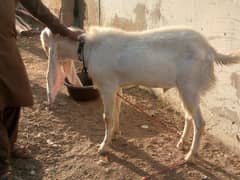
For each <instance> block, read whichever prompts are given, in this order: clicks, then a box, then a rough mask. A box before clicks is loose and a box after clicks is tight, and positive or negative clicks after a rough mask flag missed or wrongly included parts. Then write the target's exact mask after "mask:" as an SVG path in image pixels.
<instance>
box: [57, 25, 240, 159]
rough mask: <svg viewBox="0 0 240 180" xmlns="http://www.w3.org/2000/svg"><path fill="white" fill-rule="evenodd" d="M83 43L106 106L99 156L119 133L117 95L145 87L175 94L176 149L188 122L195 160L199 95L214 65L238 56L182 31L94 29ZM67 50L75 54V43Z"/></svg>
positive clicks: (199, 130) (208, 84)
mask: <svg viewBox="0 0 240 180" xmlns="http://www.w3.org/2000/svg"><path fill="white" fill-rule="evenodd" d="M84 39H85V45H84V59H85V62H86V66H87V68H88V71H89V75H90V77H91V78H92V79H93V82H94V85H95V86H96V87H97V88H98V89H99V91H100V93H101V96H102V100H103V104H104V116H103V118H104V122H105V137H104V140H103V142H102V143H101V146H100V149H99V150H100V152H104V151H106V150H107V149H108V146H109V144H110V143H111V140H112V138H113V137H115V136H116V135H117V134H119V133H120V131H119V113H120V106H121V99H119V97H117V93H119V94H120V95H121V94H122V88H123V87H126V86H130V85H144V86H148V87H154V88H156V87H160V88H165V89H169V88H172V87H176V88H177V89H178V90H179V94H180V96H181V99H182V102H183V107H184V109H185V114H186V120H185V126H184V130H183V134H182V136H181V138H180V140H179V143H178V144H177V147H181V146H182V145H183V143H184V141H185V139H186V137H187V135H188V133H189V128H190V125H191V124H190V122H192V124H193V129H194V134H193V141H192V145H191V148H190V150H189V152H188V154H187V155H186V157H185V159H186V160H189V159H190V158H191V157H193V155H195V154H196V153H197V149H198V147H199V141H200V137H201V134H202V131H203V129H204V125H205V122H204V120H203V117H202V114H201V110H200V107H199V100H200V95H201V94H203V93H204V92H206V91H207V90H208V89H209V88H210V87H211V86H212V85H213V84H214V82H215V76H214V67H213V63H214V62H216V63H220V64H231V63H238V62H239V57H238V56H233V55H223V54H219V53H217V52H216V51H215V50H214V49H213V48H212V47H211V46H210V45H209V43H208V42H207V40H206V39H205V38H204V37H203V36H202V35H201V34H199V33H198V32H196V31H194V30H192V29H189V28H185V27H170V28H162V29H155V30H149V31H143V32H125V31H122V30H119V29H113V28H100V27H92V28H90V30H89V32H87V33H86V34H85V35H84ZM63 43H66V42H63ZM65 46H69V47H71V48H73V49H74V51H76V48H75V46H74V43H73V42H72V45H70V44H68V45H67V43H66V44H65ZM58 53H60V52H59V51H58ZM61 53H65V51H63V52H61ZM72 53H73V54H75V53H76V52H72Z"/></svg>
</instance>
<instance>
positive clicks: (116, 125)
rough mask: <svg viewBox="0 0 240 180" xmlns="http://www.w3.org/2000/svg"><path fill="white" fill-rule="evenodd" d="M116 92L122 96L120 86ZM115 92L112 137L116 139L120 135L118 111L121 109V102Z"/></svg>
mask: <svg viewBox="0 0 240 180" xmlns="http://www.w3.org/2000/svg"><path fill="white" fill-rule="evenodd" d="M118 94H119V95H120V96H122V89H121V88H120V89H119V91H118ZM118 94H117V97H116V102H115V103H116V106H115V107H116V111H115V113H114V115H115V120H114V121H113V139H117V138H118V137H119V136H121V131H120V129H119V118H120V117H119V116H120V111H121V103H122V99H121V97H119V96H118Z"/></svg>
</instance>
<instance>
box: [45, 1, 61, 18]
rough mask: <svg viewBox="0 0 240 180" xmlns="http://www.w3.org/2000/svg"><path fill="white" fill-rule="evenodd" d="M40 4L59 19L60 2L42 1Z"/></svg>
mask: <svg viewBox="0 0 240 180" xmlns="http://www.w3.org/2000/svg"><path fill="white" fill-rule="evenodd" d="M42 2H43V3H44V4H45V5H46V6H47V7H48V8H50V10H51V11H52V12H53V13H54V14H55V15H56V16H58V17H59V15H60V10H61V7H62V1H61V0H42Z"/></svg>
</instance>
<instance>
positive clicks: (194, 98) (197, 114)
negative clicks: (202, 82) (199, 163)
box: [179, 87, 205, 161]
mask: <svg viewBox="0 0 240 180" xmlns="http://www.w3.org/2000/svg"><path fill="white" fill-rule="evenodd" d="M179 93H180V95H181V98H182V100H183V104H184V106H185V108H186V109H187V110H188V113H189V114H190V115H191V116H192V120H193V130H194V131H193V140H192V145H191V147H190V150H189V152H188V154H187V155H186V156H185V160H186V161H189V160H191V159H192V157H193V156H195V155H196V154H197V150H198V148H199V144H200V139H201V135H202V132H203V129H204V126H205V122H204V120H203V117H202V114H201V110H200V107H199V94H198V91H197V90H196V91H194V90H193V89H192V88H189V89H188V88H186V87H185V88H182V89H181V88H180V89H179Z"/></svg>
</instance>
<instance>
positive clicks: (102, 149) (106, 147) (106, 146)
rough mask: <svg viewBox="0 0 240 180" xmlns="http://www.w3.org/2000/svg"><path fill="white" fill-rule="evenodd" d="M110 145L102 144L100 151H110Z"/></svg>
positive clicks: (100, 152) (101, 153)
mask: <svg viewBox="0 0 240 180" xmlns="http://www.w3.org/2000/svg"><path fill="white" fill-rule="evenodd" d="M109 149H110V147H109V146H108V145H104V144H101V145H100V147H99V148H98V153H99V154H100V155H104V154H106V153H108V152H109Z"/></svg>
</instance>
